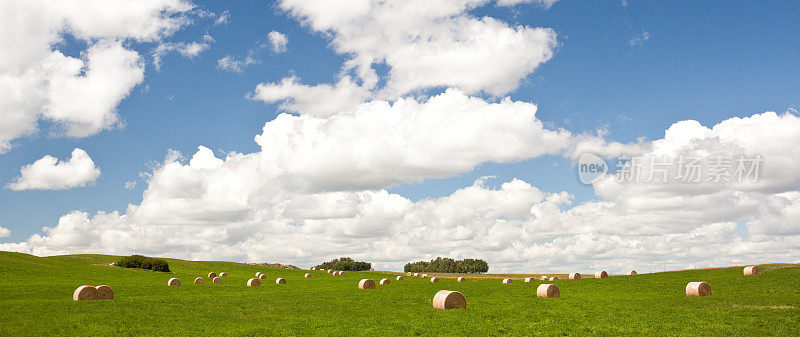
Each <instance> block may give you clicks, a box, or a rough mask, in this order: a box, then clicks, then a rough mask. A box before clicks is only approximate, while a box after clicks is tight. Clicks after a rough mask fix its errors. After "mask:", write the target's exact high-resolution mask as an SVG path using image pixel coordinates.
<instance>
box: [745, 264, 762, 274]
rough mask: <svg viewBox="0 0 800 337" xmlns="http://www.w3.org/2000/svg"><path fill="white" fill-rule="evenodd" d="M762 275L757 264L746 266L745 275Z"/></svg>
mask: <svg viewBox="0 0 800 337" xmlns="http://www.w3.org/2000/svg"><path fill="white" fill-rule="evenodd" d="M756 275H761V270H760V269H758V267H756V266H749V267H744V276H756Z"/></svg>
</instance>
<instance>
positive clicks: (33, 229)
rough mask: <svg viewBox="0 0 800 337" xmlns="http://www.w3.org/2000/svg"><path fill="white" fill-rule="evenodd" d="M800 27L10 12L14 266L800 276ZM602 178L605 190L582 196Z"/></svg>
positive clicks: (1, 131)
mask: <svg viewBox="0 0 800 337" xmlns="http://www.w3.org/2000/svg"><path fill="white" fill-rule="evenodd" d="M798 24H800V4H798V3H793V2H759V3H754V2H744V1H736V2H730V1H704V2H697V1H669V2H664V1H638V0H627V1H572V0H499V1H489V0H448V1H419V0H406V1H399V0H398V1H392V0H389V1H368V0H352V1H338V2H329V1H323V0H319V1H312V0H280V1H236V2H228V1H206V2H203V1H189V0H143V1H138V2H127V1H78V0H74V1H59V2H54V1H45V0H33V1H30V0H25V1H22V0H20V1H17V0H8V1H2V2H0V28H1V29H2V31H4V32H8V33H7V34H0V185H1V186H2V188H0V250H10V251H20V252H26V253H32V254H35V255H57V254H72V253H107V254H133V253H140V254H147V255H157V256H167V257H174V258H186V259H194V260H229V261H243V262H280V263H289V264H295V265H298V266H301V267H308V266H312V265H315V264H318V263H320V262H323V261H325V260H329V259H332V258H336V257H340V256H350V257H353V258H356V259H360V260H365V261H369V262H372V263H373V267H374V268H376V269H387V270H399V269H401V268H402V266H403V265H404V264H405V263H407V262H411V261H419V260H430V259H433V258H435V257H437V256H448V257H453V258H482V259H485V260H487V261H488V262H489V265H490V268H491V269H490V271H491V272H571V271H576V270H577V271H579V272H590V271H593V270H595V269H598V268H602V269H606V270H609V271H610V272H623V271H627V270H629V269H636V270H639V271H640V272H650V271H661V270H675V269H685V268H698V267H713V266H728V265H741V264H752V263H764V262H798V259H800V222H798V221H799V220H798V219H800V217H798V216H799V215H800V191H799V190H798V187H800V171H798V170H797V169H796V167H798V165H800V153H798V152H800V150H799V149H798V148H797V147H796V146H795V144H797V143H798V142H800V117H798V112H797V109H798V108H800V90H798V88H800V67H799V66H798V65H797V61H796V60H798V59H800V39H798V38H800V25H798ZM585 153H590V154H592V155H593V156H595V157H592V158H596V159H593V160H595V161H594V162H595V163H603V164H604V165H605V166H606V167H608V171H607V172H603V173H601V174H598V175H597V176H595V177H593V178H594V179H592V181H590V182H588V181H587V183H584V182H582V181H581V179H580V178H581V176H580V175H579V170H580V167H581V164H585V163H586V162H585V161H586V158H588V157H582V155H583V154H585ZM631 158H632V159H631ZM684 159H687V161H684ZM688 159H697V160H698V163H702V164H703V165H702V166H697V167H699V168H698V170H700V169H703V170H704V171H702V173H703V174H705V175H702V177H700V179H699V180H697V181H694V180H692V179H683V178H686V175H685V174H683V173H686V171H685V169H686V167H685V166H686V165H684V164H687V163H689V162H691V160H688ZM715 161H716V164H719V165H716V167H717V168H719V167H722V166H724V169H725V170H727V171H726V172H727V174H726V175H724V176H720V175H719V174H717V175H716V176H713V175H710V174H711V172H712V170H713V169H714V167H713V166H714V165H713V164H714V163H715ZM656 162H659V163H669V165H664V166H661V168H662V169H663V171H658V170H656V169H655V168H653V167H655V166H653V165H655V164H654V163H656ZM637 163H645V164H643V165H638V164H637ZM648 163H650V165H648ZM756 163H758V165H756ZM722 164H727V165H722ZM745 164H751V165H750V166H748V167H746V168H747V170H745V172H742V171H741V170H739V171H737V168H740V167H738V166H737V165H745ZM687 165H688V164H687ZM745 166H746V165H745ZM633 168H635V169H637V170H640V171H636V172H640V174H639V175H640V176H641V177H643V179H627V180H626V179H625V178H624V173H625V172H633V171H635V170H633ZM664 172H667V173H664ZM718 173H719V172H718ZM742 173H745V174H744V175H745V178H746V179H744V180H743V179H736V178H741V177H740V176H741V175H742ZM737 175H738V176H739V177H737ZM653 176H655V177H656V178H658V177H661V176H668V177H669V179H665V180H666V181H661V180H659V179H652V177H653ZM647 178H649V179H647ZM715 178H716V179H715ZM720 178H721V179H720ZM687 180H688V181H687Z"/></svg>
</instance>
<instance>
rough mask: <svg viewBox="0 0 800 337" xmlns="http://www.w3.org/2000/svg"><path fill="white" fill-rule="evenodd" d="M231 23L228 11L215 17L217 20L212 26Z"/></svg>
mask: <svg viewBox="0 0 800 337" xmlns="http://www.w3.org/2000/svg"><path fill="white" fill-rule="evenodd" d="M229 22H231V13H230V11H227V10H226V11H223V12H222V14H220V15H219V17H217V20H215V21H214V26H219V25H222V24H227V23H229Z"/></svg>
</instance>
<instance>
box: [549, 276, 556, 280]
mask: <svg viewBox="0 0 800 337" xmlns="http://www.w3.org/2000/svg"><path fill="white" fill-rule="evenodd" d="M547 280H548V281H558V276H551V277H550V278H549V279H547Z"/></svg>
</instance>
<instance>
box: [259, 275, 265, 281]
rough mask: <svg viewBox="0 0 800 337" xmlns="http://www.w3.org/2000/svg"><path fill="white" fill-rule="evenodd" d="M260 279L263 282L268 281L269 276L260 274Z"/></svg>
mask: <svg viewBox="0 0 800 337" xmlns="http://www.w3.org/2000/svg"><path fill="white" fill-rule="evenodd" d="M258 278H259V279H261V280H266V279H267V275H266V274H260V275H258Z"/></svg>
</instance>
